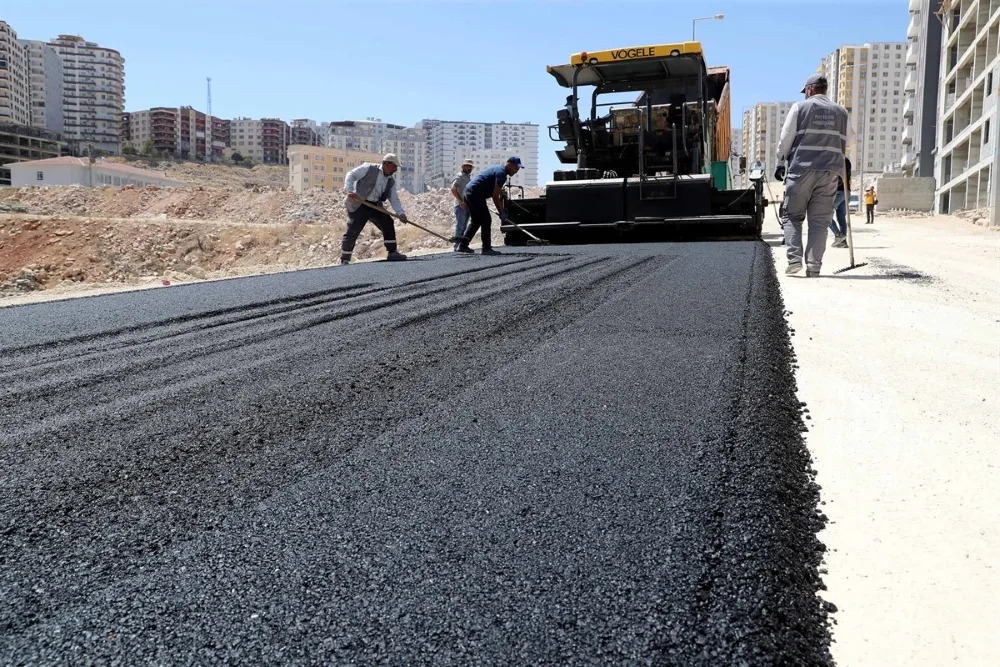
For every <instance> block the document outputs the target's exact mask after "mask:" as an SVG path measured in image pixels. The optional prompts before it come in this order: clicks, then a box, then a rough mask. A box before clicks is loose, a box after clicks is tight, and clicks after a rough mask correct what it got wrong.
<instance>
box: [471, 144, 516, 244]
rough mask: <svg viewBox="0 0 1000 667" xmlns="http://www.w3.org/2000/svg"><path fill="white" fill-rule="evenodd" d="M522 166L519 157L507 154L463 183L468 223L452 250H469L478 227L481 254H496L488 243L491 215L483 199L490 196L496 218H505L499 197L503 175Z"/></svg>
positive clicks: (505, 179) (489, 242) (511, 172)
mask: <svg viewBox="0 0 1000 667" xmlns="http://www.w3.org/2000/svg"><path fill="white" fill-rule="evenodd" d="M523 166H524V165H523V164H521V158H519V157H517V156H516V155H515V156H513V157H509V158H507V162H506V163H504V164H497V165H493V166H492V167H487V168H486V169H483V170H482V171H481V172H479V173H478V174H477V175H476V177H475V178H473V179H472V180H471V181H469V184H468V185H466V186H465V204H466V206H468V207H469V226H468V227H467V228H466V230H465V234H463V235H462V236H461V237H460V239H459V242H458V247H457V248H455V252H464V253H471V252H472V248H470V247H469V243H470V242H471V241H472V239H473V238H475V236H476V232H478V231H479V230H480V228H481V229H482V230H483V233H482V239H483V250H482V253H483V254H484V255H499V254H500V253H499V252H497V251H496V250H494V249H493V247H492V245H493V244H492V239H491V237H490V227H491V222H492V218H490V209H489V207H488V206H487V205H486V200H487V199H488V198H490V197H492V198H493V204H494V205H495V206H496V207H497V213H498V214H499V215H500V220H501V221H504V220H506V219H507V211H505V210H504V208H503V205H502V203H501V199H500V193H501V188H502V187H503V185H504V183H506V182H507V177H508V176H513V175H514V174H516V173H517V172H518V171H520V170H521V169H522V168H523Z"/></svg>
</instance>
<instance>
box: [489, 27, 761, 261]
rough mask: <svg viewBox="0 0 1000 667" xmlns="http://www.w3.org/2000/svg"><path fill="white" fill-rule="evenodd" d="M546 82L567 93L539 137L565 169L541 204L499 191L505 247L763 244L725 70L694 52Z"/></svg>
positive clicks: (670, 52) (585, 69)
mask: <svg viewBox="0 0 1000 667" xmlns="http://www.w3.org/2000/svg"><path fill="white" fill-rule="evenodd" d="M547 71H548V73H549V74H551V75H552V76H553V77H554V78H555V80H556V82H557V83H558V84H559V85H560V86H563V87H564V88H567V89H569V90H570V91H571V94H570V95H569V96H568V97H567V98H566V104H565V107H564V108H562V109H560V110H559V111H558V113H557V122H556V124H554V125H551V126H550V127H549V128H548V129H549V138H550V139H552V140H554V141H558V142H563V143H564V144H565V147H564V148H562V149H560V150H557V151H556V155H557V156H558V158H559V161H560V163H561V164H563V165H568V167H567V168H564V169H560V170H558V171H556V172H555V173H554V174H553V178H552V180H551V181H549V182H547V183H546V185H545V192H544V194H543V195H542V196H540V197H525V196H524V189H523V188H517V186H512V187H508V188H506V189H505V191H504V196H505V198H506V201H505V208H506V209H507V212H508V220H507V221H506V222H504V223H502V224H501V226H500V230H501V231H502V232H503V234H504V239H505V243H506V244H507V245H514V246H518V245H524V244H525V243H526V242H527V241H528V239H529V237H528V236H527V235H526V234H525V233H524V232H523V231H522V230H527V231H528V232H530V233H531V234H532V235H535V236H537V237H539V238H541V239H544V240H545V241H547V242H549V243H557V244H558V243H573V244H575V243H593V242H598V243H600V242H625V241H651V240H684V239H692V240H728V239H753V238H759V237H760V233H761V227H762V225H763V221H764V212H765V210H766V208H767V204H768V202H767V200H766V199H765V198H764V193H763V166H762V165H761V164H760V163H755V164H753V165H752V167H751V168H750V171H749V173H747V172H746V169H747V166H746V162H745V158H743V157H741V158H739V167H738V174H734V173H733V171H734V170H733V169H732V166H731V158H732V155H731V148H732V146H731V144H732V138H731V129H730V128H731V125H730V95H729V68H727V67H713V68H709V67H707V66H706V64H705V59H704V56H703V54H702V49H701V44H700V43H699V42H684V43H678V44H661V45H656V46H645V47H636V48H625V49H613V50H609V51H600V52H595V53H587V52H581V53H577V54H573V55H572V56H570V63H569V64H567V65H559V66H555V67H552V66H550V67H548V68H547ZM588 92H589V95H587V97H589V99H582V98H581V95H585V94H586V93H588ZM609 99H611V100H612V101H608V100H609ZM581 101H584V102H585V104H583V105H581ZM581 106H584V107H587V106H589V108H590V113H589V116H582V115H581V113H580V108H581ZM743 174H746V176H747V178H746V186H745V187H735V188H734V187H733V181H734V179H736V178H737V177H738V178H739V180H743V178H742V176H743ZM518 191H519V193H518Z"/></svg>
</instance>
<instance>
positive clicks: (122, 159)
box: [104, 156, 288, 188]
mask: <svg viewBox="0 0 1000 667" xmlns="http://www.w3.org/2000/svg"><path fill="white" fill-rule="evenodd" d="M104 159H105V160H106V161H108V162H115V163H118V164H127V165H129V166H131V167H138V168H139V169H149V170H151V171H158V172H160V173H162V174H164V175H165V176H167V177H168V178H173V179H176V180H178V181H184V182H185V183H189V184H190V185H192V186H202V187H207V188H219V187H223V188H225V187H237V188H242V187H274V188H280V187H287V186H288V167H287V166H284V165H272V164H258V165H254V166H253V167H244V166H242V165H234V164H229V163H217V164H215V163H210V162H195V161H191V160H161V159H159V158H146V157H138V156H135V157H126V156H115V157H108V158H104Z"/></svg>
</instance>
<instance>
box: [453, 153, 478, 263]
mask: <svg viewBox="0 0 1000 667" xmlns="http://www.w3.org/2000/svg"><path fill="white" fill-rule="evenodd" d="M474 168H475V167H474V165H473V164H472V160H466V161H464V162H463V163H462V170H461V171H460V172H458V175H457V176H455V180H453V181H452V182H451V196H452V197H454V198H455V238H456V239H457V238H460V237H461V236H462V235H463V234H465V227H466V225H468V224H469V207H468V206H467V205H466V203H465V186H466V185H468V184H469V181H470V180H472V170H473V169H474ZM455 250H458V241H456V242H455Z"/></svg>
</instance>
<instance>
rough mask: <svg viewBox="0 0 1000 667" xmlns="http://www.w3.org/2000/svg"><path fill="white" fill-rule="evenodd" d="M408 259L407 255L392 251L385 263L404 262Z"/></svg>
mask: <svg viewBox="0 0 1000 667" xmlns="http://www.w3.org/2000/svg"><path fill="white" fill-rule="evenodd" d="M405 259H406V255H404V254H403V253H401V252H399V251H398V250H392V251H390V252H389V254H388V255H386V256H385V261H387V262H402V261H404V260H405Z"/></svg>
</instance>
